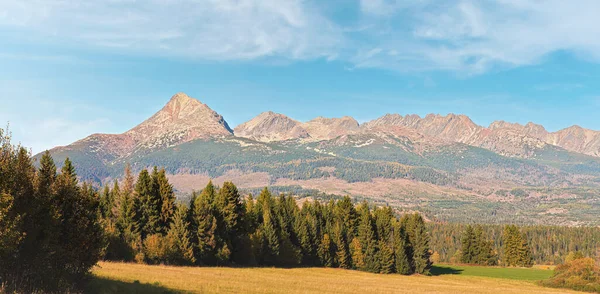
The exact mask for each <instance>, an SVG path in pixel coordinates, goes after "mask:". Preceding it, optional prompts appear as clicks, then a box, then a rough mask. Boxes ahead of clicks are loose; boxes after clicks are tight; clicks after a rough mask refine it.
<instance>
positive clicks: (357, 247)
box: [350, 237, 365, 269]
mask: <svg viewBox="0 0 600 294" xmlns="http://www.w3.org/2000/svg"><path fill="white" fill-rule="evenodd" d="M350 251H351V252H352V268H353V269H362V268H364V267H365V256H364V253H363V248H362V245H361V244H360V241H359V240H358V238H356V237H354V239H352V242H351V243H350Z"/></svg>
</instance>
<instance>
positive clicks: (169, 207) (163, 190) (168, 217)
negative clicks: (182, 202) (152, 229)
mask: <svg viewBox="0 0 600 294" xmlns="http://www.w3.org/2000/svg"><path fill="white" fill-rule="evenodd" d="M155 182H156V184H155V185H156V186H157V189H158V197H159V199H160V200H159V201H158V202H159V205H160V211H159V215H158V217H159V223H158V231H159V232H160V233H162V234H165V233H166V228H169V227H170V226H171V222H172V220H173V217H174V214H175V212H176V210H177V208H176V206H175V193H174V192H173V186H172V185H171V184H169V180H168V179H167V175H166V172H165V169H164V168H163V169H161V170H160V171H159V172H158V174H157V176H156V179H155Z"/></svg>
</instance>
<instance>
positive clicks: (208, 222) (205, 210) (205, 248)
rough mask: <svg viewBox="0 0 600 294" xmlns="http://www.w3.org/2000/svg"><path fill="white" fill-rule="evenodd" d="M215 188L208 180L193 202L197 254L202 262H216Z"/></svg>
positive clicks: (197, 257)
mask: <svg viewBox="0 0 600 294" xmlns="http://www.w3.org/2000/svg"><path fill="white" fill-rule="evenodd" d="M214 201H215V188H214V186H213V184H212V181H209V182H208V184H207V185H206V187H205V188H204V190H202V193H200V196H199V197H198V198H196V201H195V202H194V208H195V211H194V223H195V226H196V240H197V242H198V243H197V253H196V254H197V256H196V260H198V261H199V262H200V263H202V264H209V265H211V264H216V262H217V261H216V254H217V248H218V247H217V246H218V244H217V235H216V234H217V218H216V217H215V209H214Z"/></svg>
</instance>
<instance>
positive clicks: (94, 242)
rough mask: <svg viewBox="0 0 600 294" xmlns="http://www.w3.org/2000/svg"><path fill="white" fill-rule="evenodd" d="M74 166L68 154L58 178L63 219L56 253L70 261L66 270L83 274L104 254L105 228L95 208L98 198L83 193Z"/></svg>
mask: <svg viewBox="0 0 600 294" xmlns="http://www.w3.org/2000/svg"><path fill="white" fill-rule="evenodd" d="M77 184H78V181H77V175H76V173H75V167H74V166H73V164H72V163H71V161H70V160H69V159H68V158H67V159H66V160H65V163H64V165H63V167H62V169H61V174H60V175H59V176H58V177H57V179H56V199H57V201H58V203H59V209H60V211H59V213H60V218H61V223H60V227H59V234H58V236H59V240H60V241H61V242H60V244H59V248H60V250H58V253H57V257H59V258H60V259H62V260H64V261H65V262H66V263H68V264H70V265H69V266H66V267H65V271H67V272H68V275H71V276H72V277H79V278H83V277H84V276H85V275H87V274H88V272H89V270H90V268H91V267H92V266H93V265H95V264H96V262H97V261H98V259H99V258H100V256H101V250H102V248H103V246H104V244H103V239H104V238H103V231H102V227H101V226H100V223H99V221H98V218H97V217H98V215H97V214H96V213H90V211H96V210H97V209H98V205H99V203H98V200H97V199H95V198H93V197H91V196H90V195H86V194H83V193H81V189H80V187H79V186H78V185H77Z"/></svg>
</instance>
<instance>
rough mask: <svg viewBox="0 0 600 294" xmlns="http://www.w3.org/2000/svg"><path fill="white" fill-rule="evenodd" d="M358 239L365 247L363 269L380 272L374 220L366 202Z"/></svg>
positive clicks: (361, 214) (361, 213)
mask: <svg viewBox="0 0 600 294" xmlns="http://www.w3.org/2000/svg"><path fill="white" fill-rule="evenodd" d="M358 240H359V241H360V245H361V247H362V248H363V256H364V263H365V266H364V268H362V270H365V271H369V272H373V273H378V272H379V261H378V260H377V250H378V248H377V243H376V238H375V232H374V230H373V220H372V218H371V212H370V210H369V205H368V204H367V203H366V202H364V203H363V204H362V205H361V210H360V223H359V226H358Z"/></svg>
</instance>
